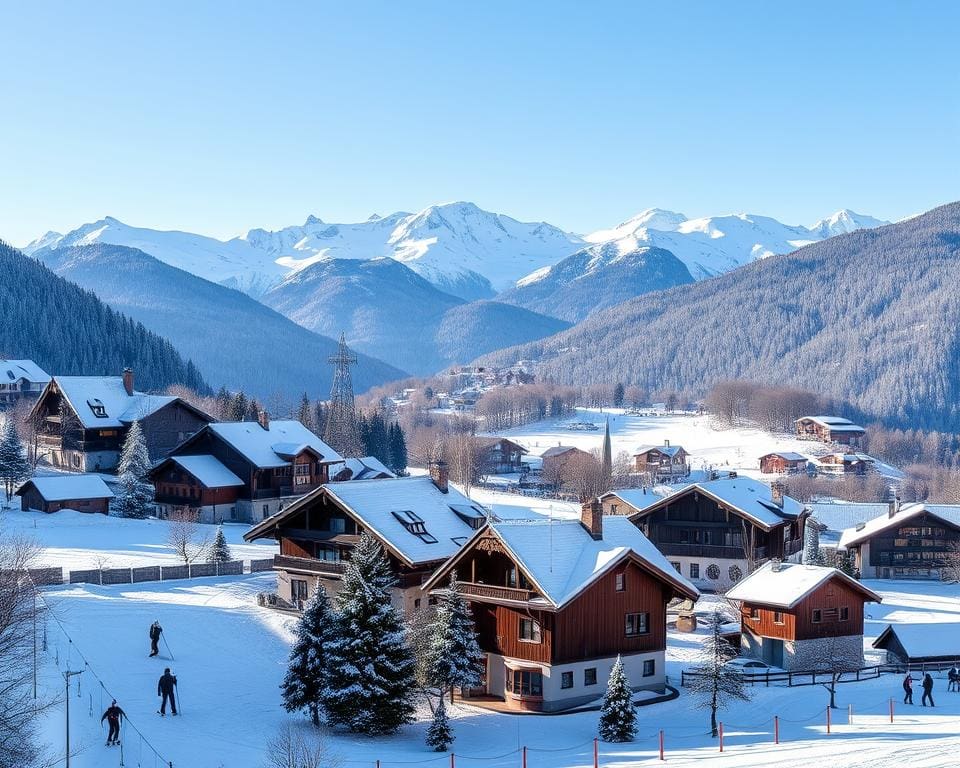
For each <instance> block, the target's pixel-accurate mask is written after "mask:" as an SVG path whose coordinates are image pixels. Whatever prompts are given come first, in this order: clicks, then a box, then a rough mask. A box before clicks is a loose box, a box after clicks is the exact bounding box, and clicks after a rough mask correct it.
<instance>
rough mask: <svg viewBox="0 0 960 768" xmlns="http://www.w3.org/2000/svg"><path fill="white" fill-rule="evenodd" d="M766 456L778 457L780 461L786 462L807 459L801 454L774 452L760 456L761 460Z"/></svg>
mask: <svg viewBox="0 0 960 768" xmlns="http://www.w3.org/2000/svg"><path fill="white" fill-rule="evenodd" d="M768 456H779V457H780V458H781V459H784V460H786V461H806V460H807V457H806V456H804V455H803V454H802V453H794V452H793V451H774V452H773V453H765V454H764V455H763V456H761V457H760V458H761V459H765V458H767V457H768Z"/></svg>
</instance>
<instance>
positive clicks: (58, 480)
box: [17, 474, 113, 515]
mask: <svg viewBox="0 0 960 768" xmlns="http://www.w3.org/2000/svg"><path fill="white" fill-rule="evenodd" d="M17 496H19V497H20V506H21V508H22V509H25V510H29V509H32V510H36V511H37V512H59V511H60V510H61V509H75V510H76V511H77V512H100V513H102V514H104V515H106V514H109V512H110V499H112V498H113V492H112V491H111V490H110V489H109V488H108V487H107V484H106V483H105V482H103V479H102V478H101V477H100V476H99V475H73V474H67V475H43V476H39V477H34V478H31V479H30V480H27V482H25V483H24V484H23V485H21V486H20V488H19V489H18V490H17Z"/></svg>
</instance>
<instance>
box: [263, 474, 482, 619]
mask: <svg viewBox="0 0 960 768" xmlns="http://www.w3.org/2000/svg"><path fill="white" fill-rule="evenodd" d="M447 477H448V476H447V467H446V465H445V464H443V463H440V464H435V465H434V466H433V467H431V474H430V476H424V475H421V476H415V477H398V478H392V479H391V478H388V479H383V480H354V481H350V482H343V483H330V484H328V485H324V486H322V487H320V488H318V489H316V490H315V491H313V492H312V493H310V494H308V495H306V496H304V497H303V498H301V499H299V500H297V501H295V502H294V503H293V504H291V505H290V506H288V507H287V508H286V509H284V510H283V512H281V513H280V514H278V515H274V516H273V517H271V518H269V519H267V520H264V521H263V522H261V523H259V524H258V525H256V526H254V527H253V528H251V529H250V530H249V531H248V532H247V533H246V534H244V539H246V540H247V541H254V540H255V539H261V538H273V539H276V540H277V541H279V542H280V554H279V555H277V556H276V557H275V558H274V570H275V571H277V579H278V592H279V594H280V597H282V598H283V599H284V600H287V601H289V602H291V603H293V604H294V605H297V606H299V605H302V604H303V603H304V602H305V601H306V600H307V599H309V597H310V596H311V595H313V593H314V592H315V591H316V589H317V585H318V584H322V585H323V586H324V588H325V589H326V590H327V591H328V592H330V593H331V594H334V593H336V592H337V591H338V590H339V588H340V580H341V577H342V575H343V572H344V570H345V569H346V561H348V560H349V559H350V553H351V552H352V550H353V548H354V547H355V546H356V544H357V542H358V541H359V538H360V535H361V534H362V533H363V532H365V531H366V532H368V533H369V534H370V535H371V536H373V537H374V538H376V539H377V541H379V542H380V544H381V545H382V546H383V548H384V551H385V552H386V554H387V558H388V560H389V562H390V565H391V568H392V570H393V572H394V574H395V576H396V578H397V587H396V590H395V594H394V598H395V602H396V604H397V605H398V607H401V608H402V609H403V610H404V611H405V612H407V613H411V612H413V611H414V610H416V609H418V608H420V607H421V605H425V600H424V598H425V597H426V595H425V593H424V592H423V590H422V589H421V585H422V584H423V582H424V581H425V580H426V579H427V577H428V576H429V575H430V574H431V573H432V572H433V571H434V570H435V569H436V568H437V567H438V566H440V565H441V564H442V563H444V562H445V561H446V560H447V559H448V558H450V557H451V556H452V555H454V554H456V552H457V551H458V550H459V549H460V547H461V546H463V544H464V543H465V542H466V541H467V539H469V538H470V536H471V535H472V534H473V533H474V532H475V531H476V530H477V529H478V528H480V527H482V526H483V525H484V524H485V523H486V522H487V513H486V511H485V510H484V509H483V508H482V507H480V506H478V505H477V504H476V503H474V502H472V501H470V499H468V498H467V497H466V496H464V495H463V494H461V493H459V492H458V491H457V490H456V489H455V488H451V487H449V485H448V479H447Z"/></svg>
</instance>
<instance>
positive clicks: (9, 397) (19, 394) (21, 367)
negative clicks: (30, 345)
mask: <svg viewBox="0 0 960 768" xmlns="http://www.w3.org/2000/svg"><path fill="white" fill-rule="evenodd" d="M49 383H50V374H49V373H47V372H46V371H45V370H43V369H42V368H41V367H40V366H39V365H37V364H36V363H35V362H33V360H0V408H8V407H10V406H13V405H16V404H17V403H19V402H20V401H22V400H36V399H37V398H38V397H40V394H41V393H42V392H43V390H44V388H45V387H46V386H47V384H49Z"/></svg>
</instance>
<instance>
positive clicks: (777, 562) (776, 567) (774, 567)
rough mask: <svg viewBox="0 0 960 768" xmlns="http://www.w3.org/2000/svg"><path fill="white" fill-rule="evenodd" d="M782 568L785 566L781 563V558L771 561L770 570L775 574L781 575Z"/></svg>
mask: <svg viewBox="0 0 960 768" xmlns="http://www.w3.org/2000/svg"><path fill="white" fill-rule="evenodd" d="M781 568H783V564H782V563H781V562H780V558H779V557H775V558H773V559H772V560H771V561H770V570H771V571H773V572H774V573H779V572H780V569H781Z"/></svg>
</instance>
